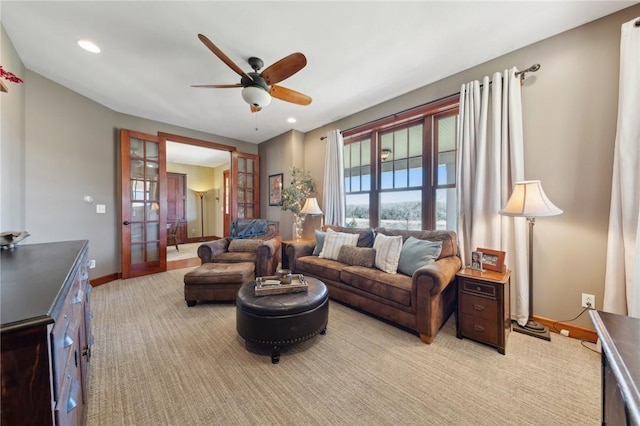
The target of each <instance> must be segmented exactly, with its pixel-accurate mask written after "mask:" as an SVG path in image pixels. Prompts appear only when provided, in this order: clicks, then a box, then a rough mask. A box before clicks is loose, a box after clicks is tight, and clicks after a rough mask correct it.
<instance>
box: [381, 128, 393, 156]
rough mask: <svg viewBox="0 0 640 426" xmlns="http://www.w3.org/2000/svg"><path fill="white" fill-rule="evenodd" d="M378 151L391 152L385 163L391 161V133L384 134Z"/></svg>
mask: <svg viewBox="0 0 640 426" xmlns="http://www.w3.org/2000/svg"><path fill="white" fill-rule="evenodd" d="M380 149H381V150H383V149H388V150H390V151H391V155H389V157H388V158H387V159H386V160H385V161H391V160H393V133H385V134H384V135H382V137H381V138H380Z"/></svg>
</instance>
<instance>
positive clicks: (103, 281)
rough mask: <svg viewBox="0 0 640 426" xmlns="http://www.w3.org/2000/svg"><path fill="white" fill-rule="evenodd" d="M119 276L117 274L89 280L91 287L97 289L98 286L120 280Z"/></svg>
mask: <svg viewBox="0 0 640 426" xmlns="http://www.w3.org/2000/svg"><path fill="white" fill-rule="evenodd" d="M120 277H121V275H120V273H119V272H116V273H113V274H109V275H105V276H103V277H97V278H91V280H90V281H91V287H98V286H99V285H103V284H106V283H110V282H111V281H115V280H117V279H120Z"/></svg>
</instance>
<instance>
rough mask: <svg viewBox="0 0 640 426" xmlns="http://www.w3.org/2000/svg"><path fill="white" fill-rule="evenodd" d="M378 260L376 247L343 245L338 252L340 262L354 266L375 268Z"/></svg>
mask: <svg viewBox="0 0 640 426" xmlns="http://www.w3.org/2000/svg"><path fill="white" fill-rule="evenodd" d="M375 261H376V251H375V249H372V248H369V247H351V246H342V247H340V252H339V253H338V262H342V263H346V264H347V265H352V266H365V267H367V268H373V265H374V264H375Z"/></svg>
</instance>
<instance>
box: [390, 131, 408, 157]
mask: <svg viewBox="0 0 640 426" xmlns="http://www.w3.org/2000/svg"><path fill="white" fill-rule="evenodd" d="M393 133H394V138H395V144H394V148H395V149H394V152H393V158H395V159H398V158H407V155H408V148H407V145H408V132H407V129H402V130H398V131H395V132H393Z"/></svg>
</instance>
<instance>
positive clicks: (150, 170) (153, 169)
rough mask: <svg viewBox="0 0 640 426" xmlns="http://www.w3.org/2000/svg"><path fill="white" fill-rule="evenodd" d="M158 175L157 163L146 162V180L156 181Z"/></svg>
mask: <svg viewBox="0 0 640 426" xmlns="http://www.w3.org/2000/svg"><path fill="white" fill-rule="evenodd" d="M159 173H160V170H159V168H158V163H150V162H147V180H158V175H159Z"/></svg>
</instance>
